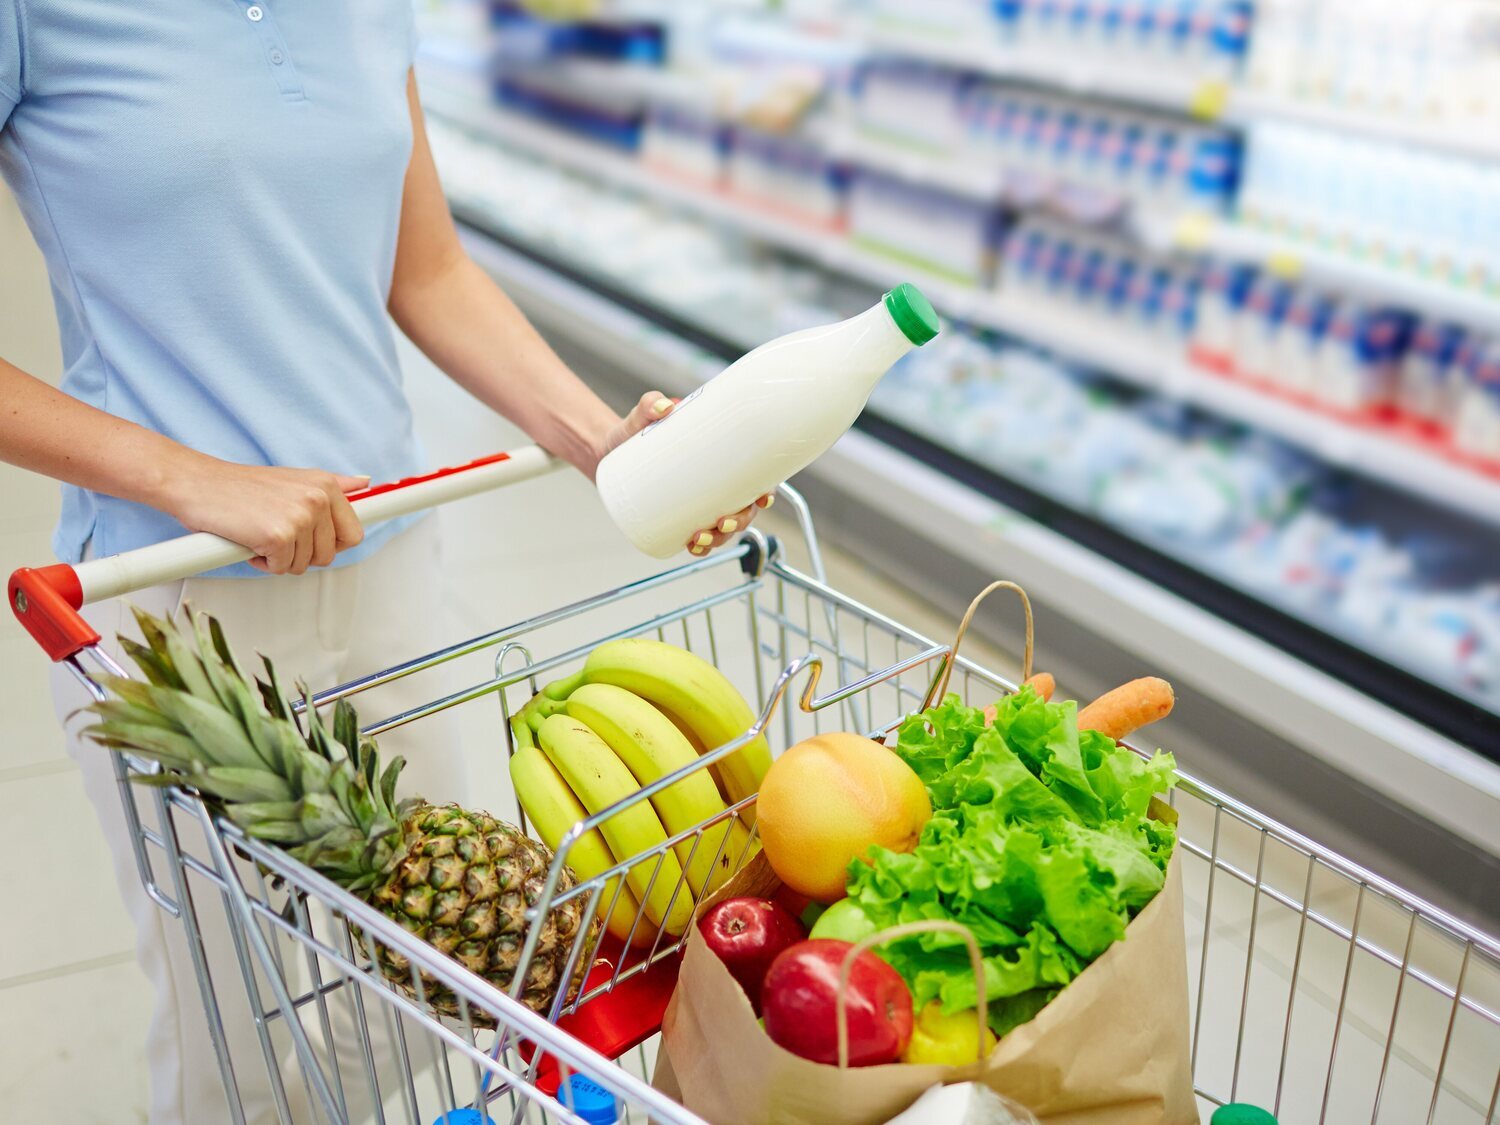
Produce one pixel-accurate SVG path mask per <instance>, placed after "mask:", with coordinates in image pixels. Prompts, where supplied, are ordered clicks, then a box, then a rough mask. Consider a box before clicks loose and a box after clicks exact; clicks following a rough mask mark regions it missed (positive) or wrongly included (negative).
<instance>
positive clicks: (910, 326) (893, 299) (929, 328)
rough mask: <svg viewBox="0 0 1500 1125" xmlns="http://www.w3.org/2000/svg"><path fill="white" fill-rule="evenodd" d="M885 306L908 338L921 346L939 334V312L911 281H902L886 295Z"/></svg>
mask: <svg viewBox="0 0 1500 1125" xmlns="http://www.w3.org/2000/svg"><path fill="white" fill-rule="evenodd" d="M885 307H886V309H887V310H889V312H890V314H891V319H892V320H894V321H895V322H896V327H897V328H899V329H901V331H902V332H904V333H905V334H906V338H907V339H908V340H910V341H911V342H912V343H913V344H916V345H917V347H919V348H920V347H921V346H922V345H923V344H925V343H927V341H928V340H930V339H932V338H933V337H934V336H936V335H937V334H938V329H939V327H940V326H939V324H938V317H937V313H935V312H934V311H933V309H932V302H931V301H929V300H928V299H927V298H926V297H924V296H922V291H921V290H920V289H918V288H917V287H916V286H915V285H912V284H911V283H910V282H902V283H901V284H900V285H898V286H896V288H894V289H892V290H891V291H890V292H889V293H887V294H886V295H885Z"/></svg>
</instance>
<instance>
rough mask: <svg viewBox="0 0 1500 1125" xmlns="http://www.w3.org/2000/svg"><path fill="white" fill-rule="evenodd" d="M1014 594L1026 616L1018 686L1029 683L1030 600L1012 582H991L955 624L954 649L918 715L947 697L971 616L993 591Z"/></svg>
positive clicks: (1032, 636)
mask: <svg viewBox="0 0 1500 1125" xmlns="http://www.w3.org/2000/svg"><path fill="white" fill-rule="evenodd" d="M1001 589H1004V590H1014V591H1015V592H1016V596H1017V597H1018V598H1020V599H1021V608H1022V609H1023V610H1024V611H1025V613H1026V648H1025V649H1024V650H1023V651H1022V654H1021V682H1022V683H1023V684H1024V683H1025V682H1026V681H1027V680H1029V679H1031V657H1032V652H1033V649H1034V647H1035V641H1036V628H1035V622H1034V621H1033V619H1032V614H1031V599H1030V598H1029V597H1027V596H1026V591H1025V590H1023V589H1021V587H1020V586H1017V585H1016V584H1015V583H1014V582H1009V581H1006V580H1005V579H1001V580H1000V581H998V582H991V583H990V584H989V585H988V586H986V587H985V588H984V589H983V590H980V591H979V593H978V594H977V595H976V596H975V598H974V600H973V601H972V602H970V603H969V608H968V609H967V610H965V611H964V618H963V620H962V621H960V622H959V623H958V634H957V635H956V636H955V637H954V638H953V645H952V647H951V648H949V650H948V658H947V660H946V661H945V662H944V664H943V672H942V675H940V676H939V677H938V678H937V679H936V680H934V681H933V684H932V687H931V688H930V689H929V690H928V692H927V698H926V699H924V700H923V701H922V706H921V707H919V708H918V710H919V711H925V710H927V708H929V707H931V706H932V705H933V704H935V703H937V702H939V701H940V700H941V699H942V698H943V696H944V695H946V694H947V693H948V681H949V679H951V678H952V676H953V666H954V665H955V664H957V663H958V646H959V645H961V644H963V643H964V636H965V635H966V634H967V633H968V631H969V625H970V623H971V622H972V621H973V620H974V614H975V612H976V611H977V610H978V609H979V604H980V603H981V602H982V601H984V599H985V598H987V597H989V596H990V595H991V594H993V593H994V592H995V591H996V590H1001Z"/></svg>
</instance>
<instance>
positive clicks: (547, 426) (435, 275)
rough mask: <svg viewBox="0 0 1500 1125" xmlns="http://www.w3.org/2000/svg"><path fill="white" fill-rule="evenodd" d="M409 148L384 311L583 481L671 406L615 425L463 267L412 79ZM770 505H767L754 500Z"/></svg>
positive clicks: (646, 407) (727, 525)
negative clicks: (392, 272) (397, 238)
mask: <svg viewBox="0 0 1500 1125" xmlns="http://www.w3.org/2000/svg"><path fill="white" fill-rule="evenodd" d="M407 98H408V101H409V102H410V105H411V119H412V135H413V147H412V157H411V164H410V166H409V167H408V169H407V172H406V194H405V198H404V200H403V202H402V207H401V234H400V243H399V244H398V246H397V250H396V270H395V276H394V279H393V281H392V284H391V297H390V310H391V315H392V316H393V317H395V320H396V323H397V324H398V325H400V327H401V330H402V331H403V332H405V333H406V335H407V337H408V338H410V339H411V341H412V342H413V343H414V344H416V345H417V347H419V348H421V349H422V351H423V352H424V353H425V354H426V355H427V357H428V358H429V359H431V360H432V361H433V362H434V363H436V364H437V365H438V367H440V368H441V369H442V370H443V371H444V372H446V373H447V374H448V376H449V377H450V378H451V379H453V380H454V381H455V382H456V383H458V384H459V385H460V386H462V387H463V388H464V389H465V390H467V391H468V392H469V393H470V394H472V395H473V396H474V397H475V398H477V399H479V400H480V401H481V402H483V403H484V404H485V405H486V406H489V407H490V408H491V409H493V410H495V411H496V412H498V413H500V414H502V415H504V416H505V417H506V418H509V419H510V420H511V421H512V422H514V423H516V425H518V426H520V427H521V429H523V430H525V431H526V432H527V433H528V434H530V435H531V437H532V438H534V439H535V440H536V442H537V443H538V444H539V445H541V446H542V447H543V448H544V449H548V450H550V451H551V452H553V453H555V454H557V455H558V456H559V457H562V458H563V459H564V460H566V461H568V462H570V463H571V464H573V465H574V466H576V467H577V468H578V469H579V471H581V472H582V473H584V475H586V476H587V477H588V478H589V479H590V480H592V479H593V477H594V472H595V470H596V469H597V468H598V465H599V462H600V460H602V459H603V457H604V455H605V454H606V453H608V452H609V451H610V450H611V449H613V448H614V447H615V446H617V445H619V444H620V443H621V442H622V441H624V440H625V439H626V438H627V437H629V436H630V435H631V434H633V433H635V432H636V431H638V430H640V429H642V428H643V427H645V426H646V425H647V424H649V423H650V422H652V421H655V420H656V419H658V418H661V417H663V416H664V415H665V414H667V413H668V412H669V411H670V410H671V407H672V403H671V400H670V399H668V398H666V397H665V396H663V395H662V394H661V393H660V392H657V391H652V392H649V393H648V394H645V395H643V396H642V397H641V400H640V402H639V403H637V405H636V407H635V409H633V410H632V411H631V412H630V414H629V416H627V417H625V418H621V417H619V415H617V414H616V413H615V412H614V411H613V410H611V409H610V408H609V407H608V406H606V405H605V403H604V402H603V401H602V400H601V399H600V398H599V396H598V395H596V394H595V393H594V392H593V391H591V390H590V389H589V388H588V387H587V386H585V385H584V383H583V381H582V380H580V379H579V378H578V376H577V375H575V374H573V372H572V371H571V370H570V369H569V368H568V366H567V364H565V363H563V361H562V360H561V359H559V358H558V356H557V353H556V352H554V351H553V350H552V349H551V348H550V347H549V346H548V345H547V342H546V341H545V340H543V339H542V337H541V335H540V334H539V333H538V332H537V330H536V329H535V328H533V327H532V326H531V324H530V322H528V321H527V319H526V317H525V316H524V315H523V314H522V313H521V310H520V309H518V308H516V306H515V304H514V303H513V302H512V301H511V299H510V298H509V297H507V296H506V295H505V294H504V293H503V292H501V290H500V287H499V286H497V285H496V284H495V283H494V281H493V280H492V279H491V278H490V276H489V275H488V274H487V273H485V272H484V270H482V269H480V268H479V266H477V265H476V264H475V263H474V262H473V261H471V260H470V258H469V256H468V254H467V253H465V252H464V249H463V246H462V245H461V244H460V242H459V240H458V232H457V230H455V229H454V226H453V219H452V216H451V215H450V214H449V212H448V204H447V201H446V200H445V199H444V197H443V189H442V185H441V184H440V183H439V181H438V174H437V168H436V166H435V165H434V164H433V160H432V151H431V149H430V148H429V147H428V144H427V130H426V127H425V123H424V121H423V116H422V107H421V104H420V102H419V101H418V99H417V85H416V79H415V78H414V77H410V76H409V77H408V79H407ZM759 503H760V506H761V507H765V506H768V505H769V503H770V498H769V497H765V498H762V500H761V501H760V502H759ZM754 512H755V508H754V507H753V506H752V507H750V508H746V509H744V510H743V511H740V512H734V513H731V514H729V515H727V516H725V517H724V519H723V520H722V521H721V522H720V524H719V525H718V526H717V527H715V528H711V529H706V530H705V531H703V532H701V533H700V534H699V535H698V536H696V537H695V538H694V540H693V542H692V544H690V546H691V549H692V550H693V551H694V552H695V553H698V554H702V553H705V552H706V551H707V550H708V549H709V548H711V547H715V546H718V545H720V544H722V543H723V542H724V540H725V539H726V538H727V536H728V535H730V534H732V533H733V532H735V531H736V530H740V529H743V528H744V527H745V526H747V525H748V524H749V522H750V520H751V518H752V516H753V515H754Z"/></svg>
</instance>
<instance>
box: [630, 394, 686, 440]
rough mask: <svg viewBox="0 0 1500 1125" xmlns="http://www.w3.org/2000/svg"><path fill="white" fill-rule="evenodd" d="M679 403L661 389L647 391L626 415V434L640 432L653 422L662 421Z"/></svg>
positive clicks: (631, 434)
mask: <svg viewBox="0 0 1500 1125" xmlns="http://www.w3.org/2000/svg"><path fill="white" fill-rule="evenodd" d="M676 405H677V404H676V403H675V402H673V401H672V400H671V399H670V398H668V397H667V396H666V395H664V394H662V393H661V392H660V391H647V392H646V393H645V394H643V395H642V396H641V397H640V399H639V401H637V402H636V404H635V406H634V407H633V408H632V409H631V411H630V413H629V414H627V415H626V416H625V425H624V430H625V436H626V437H630V436H633V435H635V434H638V433H640V432H641V431H642V430H644V429H645V428H646V427H647V426H649V425H651V423H652V422H660V421H661V420H662V419H663V418H665V417H666V416H667V415H668V414H670V413H672V408H673V407H674V406H676Z"/></svg>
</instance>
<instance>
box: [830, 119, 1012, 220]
mask: <svg viewBox="0 0 1500 1125" xmlns="http://www.w3.org/2000/svg"><path fill="white" fill-rule="evenodd" d="M824 149H825V151H826V152H827V153H828V155H830V156H832V157H834V158H835V159H838V160H846V161H849V162H850V163H853V164H857V165H859V166H860V167H862V168H868V169H870V170H871V171H876V172H884V173H887V174H888V175H892V176H895V177H896V178H898V179H901V180H905V181H906V182H907V183H911V184H918V185H921V186H923V187H931V188H937V189H939V190H940V191H946V192H950V193H952V194H953V195H958V196H962V197H964V198H966V199H977V200H979V201H980V202H983V203H990V202H994V201H996V200H998V199H999V198H1000V196H1001V195H1002V194H1003V193H1004V191H1005V186H1006V176H1005V173H1004V171H1003V170H1001V169H1000V168H997V167H990V166H986V165H983V164H979V163H965V162H963V161H960V160H957V159H955V158H954V157H952V156H945V155H943V154H941V153H935V152H933V153H929V152H923V151H922V150H920V149H917V148H911V147H906V146H903V145H900V144H896V143H893V142H890V141H882V140H879V139H877V138H874V137H870V136H868V135H866V134H864V133H861V132H860V131H859V130H858V129H856V128H848V127H844V128H837V129H831V130H829V131H828V133H827V134H826V136H825V137H824Z"/></svg>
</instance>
